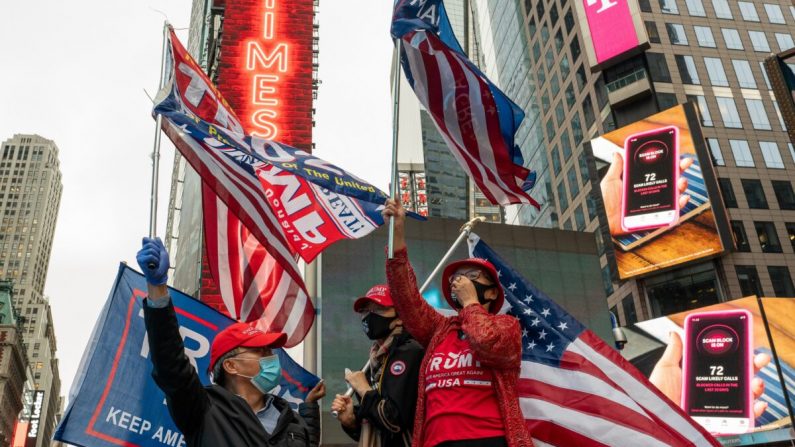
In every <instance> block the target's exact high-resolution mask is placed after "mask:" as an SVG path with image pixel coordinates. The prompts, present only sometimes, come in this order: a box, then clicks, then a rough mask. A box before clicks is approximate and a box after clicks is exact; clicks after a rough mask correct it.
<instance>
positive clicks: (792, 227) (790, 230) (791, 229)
mask: <svg viewBox="0 0 795 447" xmlns="http://www.w3.org/2000/svg"><path fill="white" fill-rule="evenodd" d="M784 225H785V226H786V227H787V237H789V243H790V245H792V251H795V223H792V222H787V223H785V224H784Z"/></svg>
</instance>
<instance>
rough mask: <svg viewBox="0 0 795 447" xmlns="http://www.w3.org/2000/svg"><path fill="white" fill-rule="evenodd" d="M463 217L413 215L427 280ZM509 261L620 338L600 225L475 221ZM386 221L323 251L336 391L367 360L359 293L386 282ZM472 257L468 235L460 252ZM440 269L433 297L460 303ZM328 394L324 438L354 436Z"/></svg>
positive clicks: (328, 354) (415, 259)
mask: <svg viewBox="0 0 795 447" xmlns="http://www.w3.org/2000/svg"><path fill="white" fill-rule="evenodd" d="M463 223H464V222H463V221H460V220H453V219H442V218H437V219H433V220H430V221H427V222H419V221H414V220H413V219H409V221H407V222H406V232H407V233H406V239H407V245H408V252H409V260H410V261H411V265H412V267H413V268H414V271H415V273H416V276H417V281H418V283H419V284H420V285H421V284H422V283H423V282H424V281H425V280H426V279H427V277H428V275H430V273H431V272H432V271H433V269H434V267H436V265H437V264H438V263H439V261H441V259H442V257H443V256H444V254H445V253H446V252H447V250H448V249H449V248H450V246H451V245H452V244H453V241H454V240H455V239H456V238H457V237H458V235H459V234H460V233H459V229H460V228H461V225H462V224H463ZM474 232H475V233H477V235H478V236H480V238H481V239H482V240H483V241H485V242H486V243H487V244H489V246H490V247H492V248H493V249H494V250H495V251H496V252H497V253H498V254H499V255H500V256H501V257H502V258H503V259H504V260H505V261H506V262H507V263H508V264H510V265H511V266H512V267H513V268H515V269H516V270H517V271H518V272H519V273H521V274H522V275H524V276H525V278H527V279H528V280H529V281H532V282H533V283H534V285H535V286H537V287H538V288H539V289H540V290H543V291H544V292H545V293H547V294H548V295H549V296H550V297H552V298H553V299H555V301H556V302H557V303H558V304H560V305H561V306H562V307H564V308H565V309H566V310H567V311H568V312H570V313H571V314H572V316H574V317H575V318H577V320H579V321H580V322H582V323H583V324H584V325H586V326H588V328H590V329H592V330H593V331H594V332H595V333H596V334H598V335H599V336H600V337H602V338H603V339H605V340H612V333H611V329H610V320H609V316H608V315H609V314H608V312H607V304H606V303H607V301H606V296H605V294H604V288H603V287H602V279H601V269H600V266H599V255H598V253H597V247H596V241H595V238H594V235H593V234H592V233H584V232H574V231H562V230H549V229H543V228H532V227H522V226H515V225H503V224H486V223H483V224H478V225H477V226H476V227H475V228H474ZM387 234H388V229H387V228H386V225H385V226H383V227H381V228H379V229H378V230H376V231H374V232H373V233H371V234H370V235H369V236H368V237H366V238H362V239H356V240H345V241H340V242H338V243H336V244H334V245H332V246H331V247H329V248H328V249H327V250H326V251H324V252H323V254H322V255H321V267H320V271H321V277H322V278H321V284H320V287H319V290H321V293H320V299H319V301H318V303H317V307H318V308H319V309H322V311H321V314H320V320H321V321H320V325H319V327H320V332H321V334H320V340H321V343H322V345H321V347H320V358H321V373H322V377H323V379H324V380H325V381H326V385H327V388H328V395H330V396H333V395H334V394H336V393H340V394H341V393H343V392H344V391H345V389H346V384H345V382H344V380H343V374H344V369H345V368H350V369H357V368H361V366H362V365H363V364H364V363H365V362H366V360H367V353H368V350H369V347H370V344H371V342H370V341H369V340H367V338H366V337H365V335H364V333H363V331H362V324H361V321H360V319H359V316H358V315H357V314H355V313H354V312H353V302H354V300H355V299H356V298H357V297H359V296H362V295H364V293H365V292H367V290H368V289H369V288H370V287H372V286H373V285H375V284H382V283H385V282H386V278H385V261H386V255H385V247H386V245H387ZM466 257H468V251H467V244H466V242H463V243H462V244H461V245H460V246H459V247H458V249H457V250H456V251H455V252H454V254H453V255H452V257H451V261H452V260H457V259H461V258H466ZM440 281H441V280H440V279H439V277H436V278H434V279H433V280H432V281H431V283H430V286H429V288H428V290H427V291H426V292H425V293H424V294H423V296H424V297H425V299H426V300H427V301H428V302H429V303H430V304H431V305H432V306H434V307H436V308H437V309H440V310H445V311H450V312H452V310H451V309H450V308H449V307H448V306H447V303H446V301H445V299H444V297H443V296H442V292H441V284H440ZM330 401H331V400H330V399H326V400H325V401H324V407H323V408H322V411H323V439H322V444H324V445H329V444H331V445H348V444H349V443H352V441H351V440H350V438H348V437H347V436H346V435H345V434H344V433H343V432H342V431H341V429H340V428H339V422H338V421H336V420H335V419H333V418H332V417H331V415H330V414H329V405H330Z"/></svg>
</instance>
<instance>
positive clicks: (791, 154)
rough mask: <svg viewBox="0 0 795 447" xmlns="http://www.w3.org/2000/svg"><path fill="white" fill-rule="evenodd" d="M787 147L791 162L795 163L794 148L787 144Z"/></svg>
mask: <svg viewBox="0 0 795 447" xmlns="http://www.w3.org/2000/svg"><path fill="white" fill-rule="evenodd" d="M787 147H788V148H789V156H790V157H792V161H793V162H795V147H793V146H792V143H787Z"/></svg>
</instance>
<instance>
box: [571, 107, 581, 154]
mask: <svg viewBox="0 0 795 447" xmlns="http://www.w3.org/2000/svg"><path fill="white" fill-rule="evenodd" d="M571 136H572V137H573V138H574V146H575V147H579V145H580V143H582V139H583V133H582V126H581V125H580V114H579V113H577V112H575V113H574V115H573V116H572V117H571Z"/></svg>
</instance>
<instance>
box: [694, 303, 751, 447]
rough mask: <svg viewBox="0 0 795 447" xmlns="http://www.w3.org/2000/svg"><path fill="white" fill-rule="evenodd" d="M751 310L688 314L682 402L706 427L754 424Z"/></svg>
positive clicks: (739, 428)
mask: <svg viewBox="0 0 795 447" xmlns="http://www.w3.org/2000/svg"><path fill="white" fill-rule="evenodd" d="M751 321H752V319H751V314H750V313H749V312H748V311H746V310H730V311H718V312H702V313H693V314H690V315H688V317H687V318H686V319H685V355H684V362H683V365H682V366H683V368H682V370H683V375H684V377H683V384H684V386H683V390H682V407H683V408H684V410H685V411H686V412H687V413H688V414H689V415H690V416H691V417H693V419H694V420H696V421H697V422H699V423H700V424H701V425H703V426H704V427H705V428H706V429H707V430H709V431H710V432H712V433H717V434H736V433H745V432H747V431H749V430H750V429H751V428H752V427H753V421H754V419H753V417H752V405H753V404H752V402H753V400H752V398H751V388H750V385H751V382H750V380H751V378H752V371H751V362H752V356H751V352H752V351H751V340H750V337H751Z"/></svg>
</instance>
